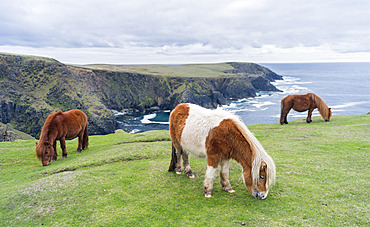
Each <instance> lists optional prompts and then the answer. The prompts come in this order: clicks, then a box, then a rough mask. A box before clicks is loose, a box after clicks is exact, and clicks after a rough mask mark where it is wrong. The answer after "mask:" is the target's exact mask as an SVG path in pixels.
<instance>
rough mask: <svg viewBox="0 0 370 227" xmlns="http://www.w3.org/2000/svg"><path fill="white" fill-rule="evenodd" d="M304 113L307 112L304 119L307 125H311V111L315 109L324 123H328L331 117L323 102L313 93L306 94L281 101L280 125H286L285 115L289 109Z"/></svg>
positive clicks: (290, 96) (329, 109) (289, 96)
mask: <svg viewBox="0 0 370 227" xmlns="http://www.w3.org/2000/svg"><path fill="white" fill-rule="evenodd" d="M292 108H293V110H295V111H298V112H304V111H306V110H308V115H307V118H306V122H307V123H311V122H312V120H311V115H312V111H313V110H314V109H315V108H317V109H318V110H319V113H320V115H321V117H322V118H323V119H324V120H325V121H329V120H330V118H331V115H332V112H331V108H329V107H328V106H327V105H326V104H325V102H324V101H323V100H322V99H321V98H320V97H319V96H318V95H316V94H314V93H307V94H305V95H288V96H287V97H285V98H283V99H282V100H281V114H280V124H281V125H283V124H288V120H287V115H288V113H289V111H290V109H292Z"/></svg>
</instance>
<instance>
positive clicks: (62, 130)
mask: <svg viewBox="0 0 370 227" xmlns="http://www.w3.org/2000/svg"><path fill="white" fill-rule="evenodd" d="M87 125H88V122H87V116H86V114H85V113H84V112H82V111H81V110H69V111H67V112H64V113H63V112H62V111H58V112H54V113H52V114H50V115H49V116H48V117H47V118H46V121H45V123H44V126H43V127H42V130H41V134H40V140H39V142H37V143H36V155H37V157H38V158H39V159H40V160H41V163H42V165H43V166H47V165H49V163H50V162H51V161H55V160H57V156H58V154H57V149H56V143H57V140H60V147H61V148H62V154H63V158H66V157H67V150H66V144H65V139H70V138H73V137H76V136H78V147H77V153H80V152H81V151H82V150H84V149H87V148H88V145H89V130H88V126H87Z"/></svg>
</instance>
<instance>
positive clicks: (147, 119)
mask: <svg viewBox="0 0 370 227" xmlns="http://www.w3.org/2000/svg"><path fill="white" fill-rule="evenodd" d="M156 116H157V114H155V113H154V114H148V115H144V117H143V119H141V120H140V122H141V123H143V124H169V122H163V121H151V120H150V119H153V118H155V117H156Z"/></svg>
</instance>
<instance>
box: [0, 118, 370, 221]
mask: <svg viewBox="0 0 370 227" xmlns="http://www.w3.org/2000/svg"><path fill="white" fill-rule="evenodd" d="M313 121H314V122H313V123H311V124H307V123H305V122H304V121H303V120H298V121H292V122H289V125H284V126H280V125H279V124H277V123H276V124H260V125H252V126H249V129H250V130H251V131H252V132H253V133H254V134H255V136H256V137H257V138H258V139H259V140H260V141H261V143H262V144H263V146H264V147H265V149H266V151H267V152H268V153H269V154H270V155H271V157H272V158H273V159H274V161H275V163H276V167H277V179H276V182H277V183H276V185H275V186H274V187H273V189H272V191H271V192H270V193H269V196H268V197H267V199H266V200H257V199H255V198H253V197H252V196H251V195H249V194H248V192H247V190H246V188H245V186H244V185H243V180H242V178H241V167H240V166H239V165H238V164H237V163H236V162H232V166H231V171H230V182H231V184H232V186H233V188H234V189H235V191H236V192H235V193H234V194H229V193H227V192H223V191H222V189H221V186H220V184H219V183H218V181H219V178H218V179H216V180H215V185H214V191H213V197H212V198H205V197H204V196H203V179H204V174H205V170H206V162H205V161H204V160H202V159H196V158H191V159H190V164H191V166H192V168H193V171H194V172H195V179H188V178H187V177H185V175H176V174H174V173H169V172H167V169H168V166H169V162H170V156H171V155H170V152H171V142H170V141H169V133H168V131H151V132H145V133H140V134H133V135H132V134H127V133H125V132H123V131H117V132H116V133H115V134H110V135H105V136H91V137H90V146H89V149H88V150H86V151H83V152H82V153H81V154H76V152H75V149H76V147H77V140H76V139H74V140H70V141H67V149H68V151H69V154H68V158H67V159H65V160H62V159H58V160H57V161H56V162H53V163H52V164H51V165H49V166H47V167H43V166H42V165H41V162H40V161H38V160H37V158H36V157H35V140H29V141H16V142H13V143H10V142H4V143H1V144H0V169H1V175H0V176H1V177H0V185H1V187H0V210H1V212H0V226H25V225H27V226H31V225H52V226H60V225H66V226H76V225H86V226H103V225H104V226H149V225H150V226H205V225H207V226H240V225H252V226H286V225H293V226H300V225H303V226H327V225H329V226H330V225H331V226H339V225H351V226H353V225H368V224H369V219H370V216H369V213H368V206H369V188H370V187H369V182H370V177H369V176H370V171H369V168H368V167H369V161H370V160H369V150H370V142H369V141H370V115H360V116H337V115H336V116H333V118H332V120H331V121H330V122H324V121H322V119H321V118H319V117H315V118H313ZM58 146H59V143H58ZM58 151H59V152H60V148H58Z"/></svg>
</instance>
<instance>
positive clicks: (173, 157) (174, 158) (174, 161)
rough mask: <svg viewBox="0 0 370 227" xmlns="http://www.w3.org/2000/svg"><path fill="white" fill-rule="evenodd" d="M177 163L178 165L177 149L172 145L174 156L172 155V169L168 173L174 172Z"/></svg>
mask: <svg viewBox="0 0 370 227" xmlns="http://www.w3.org/2000/svg"><path fill="white" fill-rule="evenodd" d="M176 163H177V155H176V149H175V147H174V146H173V144H172V155H171V163H170V167H169V168H168V172H172V171H174V170H175V168H176Z"/></svg>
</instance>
